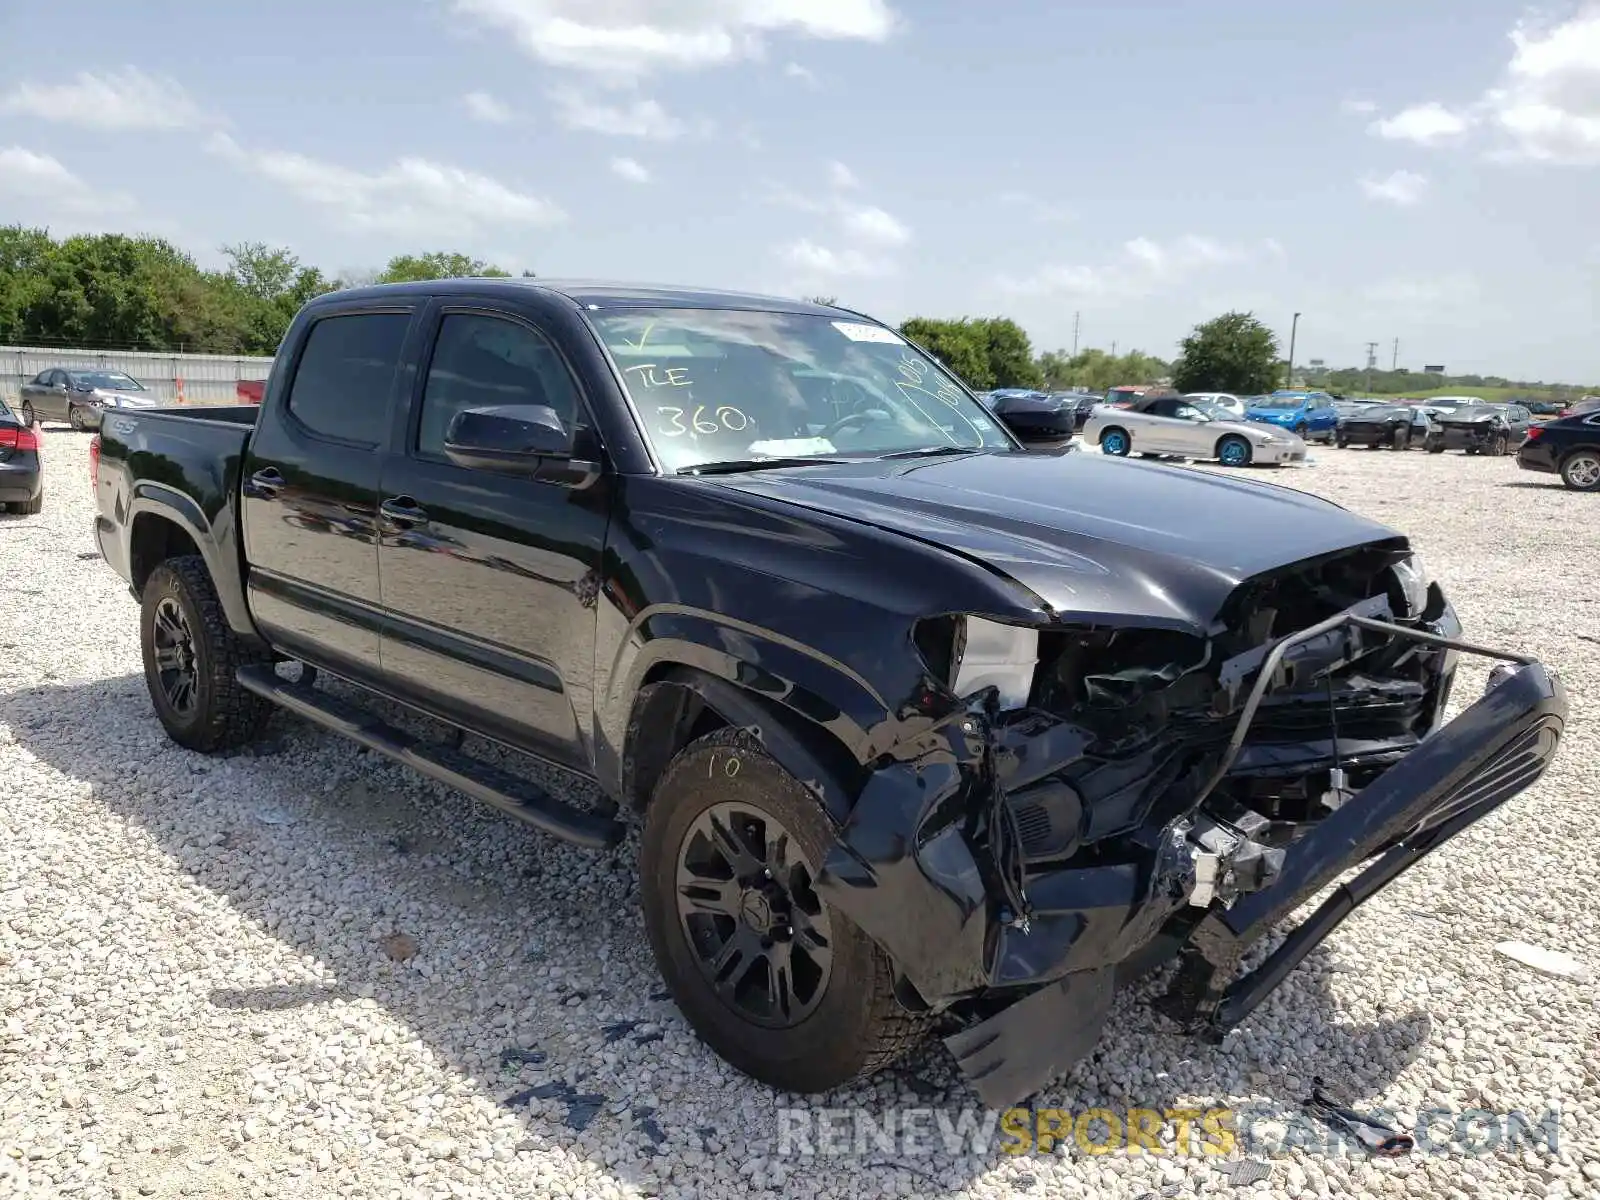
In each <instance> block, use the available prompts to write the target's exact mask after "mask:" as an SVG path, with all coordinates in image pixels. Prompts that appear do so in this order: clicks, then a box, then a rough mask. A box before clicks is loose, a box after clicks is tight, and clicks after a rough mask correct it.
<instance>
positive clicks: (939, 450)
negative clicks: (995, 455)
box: [878, 446, 983, 458]
mask: <svg viewBox="0 0 1600 1200" xmlns="http://www.w3.org/2000/svg"><path fill="white" fill-rule="evenodd" d="M981 450H983V447H982V446H923V447H921V448H920V449H917V450H895V451H892V452H891V453H889V454H880V455H879V456H878V457H879V458H934V457H935V456H937V455H940V454H977V453H979V452H980V451H981Z"/></svg>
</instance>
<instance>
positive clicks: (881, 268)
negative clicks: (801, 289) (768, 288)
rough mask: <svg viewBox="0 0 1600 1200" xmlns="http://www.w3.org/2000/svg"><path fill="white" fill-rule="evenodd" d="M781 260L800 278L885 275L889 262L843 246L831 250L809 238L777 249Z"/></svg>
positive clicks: (888, 268)
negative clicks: (842, 247) (779, 249)
mask: <svg viewBox="0 0 1600 1200" xmlns="http://www.w3.org/2000/svg"><path fill="white" fill-rule="evenodd" d="M779 253H780V255H781V257H782V258H783V260H784V261H785V262H786V263H787V264H788V265H789V266H790V267H792V268H794V269H795V270H796V271H798V272H799V273H800V274H801V275H802V276H803V277H806V278H817V277H825V278H835V277H838V276H845V275H857V276H860V275H885V274H887V273H888V272H889V270H890V264H889V263H887V262H886V261H884V260H883V259H879V258H874V257H873V256H871V255H870V254H867V253H866V252H864V251H862V250H858V249H855V248H852V247H845V248H844V249H841V250H834V249H831V248H829V247H827V246H820V245H818V244H817V243H816V242H813V241H812V240H811V239H810V238H801V239H800V240H799V241H796V242H791V243H790V244H789V245H787V246H785V247H783V249H782V250H781V251H780V252H779Z"/></svg>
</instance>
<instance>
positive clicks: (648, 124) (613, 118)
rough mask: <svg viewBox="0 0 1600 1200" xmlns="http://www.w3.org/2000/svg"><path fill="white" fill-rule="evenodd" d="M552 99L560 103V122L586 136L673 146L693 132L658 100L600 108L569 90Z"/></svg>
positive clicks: (552, 96)
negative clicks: (627, 138)
mask: <svg viewBox="0 0 1600 1200" xmlns="http://www.w3.org/2000/svg"><path fill="white" fill-rule="evenodd" d="M551 99H553V100H554V101H555V103H556V120H558V121H560V122H561V124H562V125H564V126H566V127H567V128H568V129H576V130H580V131H582V132H585V133H599V134H604V135H606V136H607V137H636V138H644V139H646V140H647V141H652V142H670V141H672V140H673V139H674V138H679V137H682V136H683V135H684V134H685V133H686V132H688V128H689V127H688V126H687V125H686V124H685V123H684V122H683V121H680V120H679V119H678V118H677V117H674V116H672V115H671V114H670V113H668V112H667V110H666V109H664V108H662V107H661V105H660V104H659V103H658V102H657V101H655V100H634V101H632V102H630V103H626V104H600V103H596V102H594V101H592V100H588V99H586V98H585V97H583V96H580V95H579V94H578V93H576V92H572V91H566V90H561V91H556V92H553V93H551Z"/></svg>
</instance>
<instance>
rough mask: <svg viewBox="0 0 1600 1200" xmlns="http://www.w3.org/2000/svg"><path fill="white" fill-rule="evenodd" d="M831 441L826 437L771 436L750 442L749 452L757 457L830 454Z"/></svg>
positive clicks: (832, 450) (832, 449) (831, 450)
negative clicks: (762, 440) (763, 439)
mask: <svg viewBox="0 0 1600 1200" xmlns="http://www.w3.org/2000/svg"><path fill="white" fill-rule="evenodd" d="M833 452H834V448H833V443H832V442H830V441H829V440H828V439H827V438H819V437H810V438H773V439H771V440H770V441H765V442H751V443H750V453H751V454H752V455H755V456H757V457H760V456H763V455H769V456H771V457H773V458H779V457H782V458H789V457H792V456H794V455H805V454H832V453H833Z"/></svg>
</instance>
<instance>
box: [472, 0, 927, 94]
mask: <svg viewBox="0 0 1600 1200" xmlns="http://www.w3.org/2000/svg"><path fill="white" fill-rule="evenodd" d="M453 8H454V11H455V12H456V13H458V14H460V15H461V16H464V17H466V18H468V19H469V20H473V21H476V22H477V23H478V24H479V25H482V26H484V27H486V28H488V29H491V30H494V31H496V32H499V33H503V34H510V35H511V37H512V38H513V39H515V41H516V43H517V45H518V46H519V47H521V48H522V50H524V51H525V52H526V53H528V54H530V55H532V56H533V57H535V58H537V59H539V60H540V61H541V62H545V63H548V64H550V65H551V66H555V67H562V68H566V69H569V70H575V71H586V72H589V73H591V74H594V75H597V76H603V77H609V78H611V79H613V80H623V79H637V78H640V77H642V76H644V75H647V74H650V73H652V72H655V71H660V70H698V69H702V68H706V67H715V66H722V65H725V64H727V63H731V62H736V61H738V60H741V59H750V58H759V57H761V56H762V55H763V54H764V53H765V45H766V40H767V39H768V38H769V37H773V36H779V35H792V36H795V37H801V38H817V39H827V40H855V41H867V42H881V41H883V40H885V39H886V38H888V37H889V35H890V34H891V33H892V32H893V31H894V28H895V24H896V18H895V14H894V12H893V11H892V10H891V9H890V8H889V5H888V4H887V2H886V0H689V2H686V0H604V2H603V3H602V2H598V0H454V4H453Z"/></svg>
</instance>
